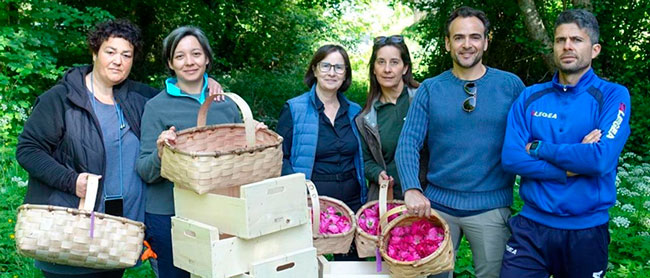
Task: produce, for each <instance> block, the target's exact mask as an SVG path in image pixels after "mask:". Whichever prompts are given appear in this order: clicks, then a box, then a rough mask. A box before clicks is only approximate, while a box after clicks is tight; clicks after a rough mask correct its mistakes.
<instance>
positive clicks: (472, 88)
mask: <svg viewBox="0 0 650 278" xmlns="http://www.w3.org/2000/svg"><path fill="white" fill-rule="evenodd" d="M463 90H464V91H465V93H467V94H468V95H469V97H467V98H466V99H465V100H464V101H463V110H465V112H468V113H469V112H472V111H474V109H476V83H474V82H467V83H465V86H463Z"/></svg>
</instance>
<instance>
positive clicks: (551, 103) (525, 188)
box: [501, 9, 630, 278]
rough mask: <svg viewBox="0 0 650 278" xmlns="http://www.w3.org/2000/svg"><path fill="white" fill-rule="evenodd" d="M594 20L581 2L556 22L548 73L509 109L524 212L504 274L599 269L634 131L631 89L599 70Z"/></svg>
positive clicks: (599, 273) (510, 145)
mask: <svg viewBox="0 0 650 278" xmlns="http://www.w3.org/2000/svg"><path fill="white" fill-rule="evenodd" d="M598 36H599V30H598V22H597V21H596V18H595V17H594V16H593V15H592V14H591V13H589V12H587V11H585V10H579V9H578V10H568V11H564V12H562V13H561V14H560V15H559V17H558V19H557V21H556V22H555V40H554V47H553V56H554V59H555V62H556V64H557V67H558V72H557V73H556V74H555V76H554V77H553V80H552V81H551V82H546V83H542V84H537V85H533V86H530V87H528V88H526V90H524V91H523V92H522V93H521V95H520V96H519V98H518V99H517V101H516V102H515V103H514V104H513V106H512V108H511V110H510V113H509V115H508V124H507V127H506V137H505V140H504V145H503V151H502V163H503V167H504V169H505V170H506V171H508V172H512V173H515V174H518V175H520V176H521V188H520V194H521V198H522V199H523V200H524V207H523V209H522V211H521V213H520V214H519V215H518V216H516V217H513V218H512V219H511V220H510V223H509V224H510V227H511V231H512V237H511V238H510V239H509V240H508V243H507V245H506V251H505V252H504V257H503V265H502V269H501V277H549V275H553V277H556V278H561V277H589V278H591V277H604V276H605V272H606V270H607V246H608V244H609V232H608V229H607V224H608V221H609V214H608V211H607V210H608V209H609V208H610V207H612V206H613V205H614V202H615V201H616V185H615V180H616V167H617V162H618V156H619V155H620V153H621V151H622V150H623V146H624V145H625V141H626V140H627V138H628V136H629V134H630V126H629V116H630V96H629V93H628V91H627V89H626V88H625V87H623V86H621V85H618V84H615V83H611V82H608V81H605V80H603V79H601V78H599V77H598V76H597V75H596V74H595V73H594V72H593V69H592V68H591V60H592V59H593V58H595V57H596V56H597V55H598V54H599V53H600V49H601V46H600V44H598Z"/></svg>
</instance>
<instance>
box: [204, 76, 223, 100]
mask: <svg viewBox="0 0 650 278" xmlns="http://www.w3.org/2000/svg"><path fill="white" fill-rule="evenodd" d="M208 94H209V95H219V96H217V98H215V99H214V101H215V102H219V101H224V100H226V95H224V94H223V88H222V87H221V84H219V82H217V80H214V79H212V77H210V78H208Z"/></svg>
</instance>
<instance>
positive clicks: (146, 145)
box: [136, 82, 241, 215]
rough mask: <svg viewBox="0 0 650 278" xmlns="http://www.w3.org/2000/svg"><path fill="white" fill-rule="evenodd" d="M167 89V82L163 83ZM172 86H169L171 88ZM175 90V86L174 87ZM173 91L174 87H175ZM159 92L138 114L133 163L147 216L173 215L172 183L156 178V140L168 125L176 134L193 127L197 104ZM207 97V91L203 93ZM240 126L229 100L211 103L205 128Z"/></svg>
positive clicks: (175, 93)
mask: <svg viewBox="0 0 650 278" xmlns="http://www.w3.org/2000/svg"><path fill="white" fill-rule="evenodd" d="M167 86H168V88H169V86H170V83H169V82H168V83H167ZM172 86H173V85H172ZM174 87H175V86H174ZM176 89H177V88H176ZM169 91H170V90H169V89H167V90H163V91H162V92H160V93H159V94H158V95H157V96H155V97H154V98H152V99H151V100H149V101H148V102H147V104H146V105H145V108H144V114H143V115H142V136H141V139H140V140H141V145H140V156H139V157H138V161H137V163H136V168H137V171H138V174H139V175H140V177H142V179H143V180H144V181H145V182H146V183H147V190H146V207H145V211H146V212H147V213H153V214H162V215H173V214H174V193H173V190H172V188H173V183H172V182H170V181H169V180H167V179H165V178H163V177H161V176H160V158H158V149H157V148H156V140H157V139H158V135H160V133H161V132H162V131H164V130H167V129H169V128H170V127H172V126H175V127H176V130H177V131H180V130H183V129H187V128H191V127H195V126H196V117H197V115H198V112H199V108H200V107H201V103H200V102H199V100H197V99H196V98H194V97H191V96H189V95H186V94H184V93H179V92H178V91H177V90H173V89H172V90H171V93H170V92H169ZM204 93H205V94H207V90H205V91H204ZM233 122H235V123H240V122H241V116H240V114H239V109H238V108H237V105H236V104H235V103H234V102H233V101H232V100H230V99H228V98H227V99H226V101H223V102H216V103H212V105H211V106H210V111H208V118H207V121H206V125H213V124H225V123H233Z"/></svg>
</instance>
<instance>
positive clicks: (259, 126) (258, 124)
mask: <svg viewBox="0 0 650 278" xmlns="http://www.w3.org/2000/svg"><path fill="white" fill-rule="evenodd" d="M253 123H255V131H258V130H260V129H267V128H269V127H268V126H266V124H265V123H263V122H258V121H255V120H253Z"/></svg>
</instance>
